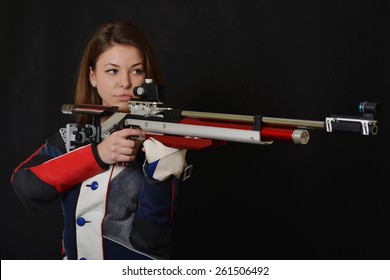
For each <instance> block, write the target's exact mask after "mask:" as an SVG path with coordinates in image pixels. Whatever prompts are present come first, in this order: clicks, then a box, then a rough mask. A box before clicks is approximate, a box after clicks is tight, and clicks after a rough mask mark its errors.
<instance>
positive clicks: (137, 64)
mask: <svg viewBox="0 0 390 280" xmlns="http://www.w3.org/2000/svg"><path fill="white" fill-rule="evenodd" d="M139 65H142V62H138V63H135V64H133V65H132V66H131V67H135V66H139ZM103 66H115V67H119V65H117V64H115V63H111V62H109V63H106V64H104V65H103Z"/></svg>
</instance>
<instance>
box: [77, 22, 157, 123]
mask: <svg viewBox="0 0 390 280" xmlns="http://www.w3.org/2000/svg"><path fill="white" fill-rule="evenodd" d="M114 44H120V45H129V46H132V47H135V48H137V49H139V50H140V52H141V55H142V58H143V63H144V67H145V77H146V78H149V79H153V80H154V81H156V82H157V83H160V82H161V76H160V72H159V69H158V66H157V61H156V58H155V56H154V53H153V50H152V48H151V46H150V44H149V42H148V41H147V40H146V38H145V36H144V34H143V33H142V31H141V30H140V29H139V28H138V27H137V26H135V25H134V24H133V23H131V22H129V21H125V20H117V21H113V22H108V23H105V24H103V25H101V26H100V27H98V29H97V30H96V31H95V33H94V34H93V36H92V38H91V40H90V41H89V43H88V45H87V47H86V48H85V50H84V53H83V56H82V59H81V63H80V66H79V70H78V76H77V84H76V92H75V103H76V105H80V104H93V105H100V104H102V99H101V97H100V96H99V93H98V92H97V90H96V88H94V87H92V85H91V84H90V82H89V67H91V68H92V69H93V70H95V67H96V61H97V60H98V58H99V56H100V55H101V54H102V53H103V52H105V51H106V50H107V49H108V48H110V47H112V46H113V45H114ZM76 120H77V121H78V122H88V121H90V117H89V116H86V115H77V116H76Z"/></svg>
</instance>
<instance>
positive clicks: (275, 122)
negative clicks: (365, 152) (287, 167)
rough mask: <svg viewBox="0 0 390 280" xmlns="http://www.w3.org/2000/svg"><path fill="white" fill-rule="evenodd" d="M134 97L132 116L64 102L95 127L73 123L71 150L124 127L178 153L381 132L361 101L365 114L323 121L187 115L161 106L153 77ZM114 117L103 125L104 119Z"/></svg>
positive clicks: (370, 105)
mask: <svg viewBox="0 0 390 280" xmlns="http://www.w3.org/2000/svg"><path fill="white" fill-rule="evenodd" d="M134 95H135V98H133V99H132V100H130V101H129V112H128V113H119V112H116V111H117V109H118V107H116V106H102V105H88V104H85V105H72V104H64V105H63V106H62V112H63V113H64V114H87V115H91V116H92V124H68V125H67V127H66V130H67V131H66V135H67V139H66V146H67V149H68V151H69V150H73V149H75V148H77V147H79V146H83V145H86V144H88V143H91V142H97V143H99V142H100V141H102V140H103V139H104V138H106V137H107V136H108V135H109V134H110V133H112V132H113V131H115V130H119V129H123V128H125V127H131V128H139V129H142V130H144V131H145V133H146V138H149V137H153V138H155V139H156V140H158V141H160V142H162V143H163V144H164V145H166V146H169V147H174V148H179V149H189V150H201V149H205V148H209V147H213V146H221V145H224V144H225V143H226V142H241V143H250V144H260V145H263V144H265V145H267V144H272V143H273V142H277V141H284V142H291V143H295V144H306V143H308V141H309V132H308V130H309V129H322V130H326V131H327V132H339V131H342V132H352V133H358V134H361V135H365V136H369V135H376V134H377V133H378V127H377V113H378V111H379V104H378V103H376V102H361V103H360V104H359V111H360V113H361V114H362V115H361V116H357V117H355V116H330V117H326V118H325V120H324V121H313V120H301V119H288V118H274V117H266V116H261V115H253V116H248V115H235V114H221V113H208V112H196V111H185V110H178V109H173V108H164V107H161V105H163V103H164V99H165V90H164V86H163V85H160V84H156V83H154V82H153V80H151V79H146V80H145V82H144V83H143V84H142V85H141V86H139V87H135V88H134ZM107 115H112V116H111V117H110V118H109V119H108V120H107V121H105V122H104V123H103V125H102V126H101V125H100V119H101V117H102V116H107Z"/></svg>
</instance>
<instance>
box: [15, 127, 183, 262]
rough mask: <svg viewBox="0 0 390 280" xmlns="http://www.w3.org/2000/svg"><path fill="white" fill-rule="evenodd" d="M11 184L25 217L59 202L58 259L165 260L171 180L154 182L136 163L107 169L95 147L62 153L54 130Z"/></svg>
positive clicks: (169, 234)
mask: <svg viewBox="0 0 390 280" xmlns="http://www.w3.org/2000/svg"><path fill="white" fill-rule="evenodd" d="M138 154H143V153H142V152H141V151H140V152H139V153H138ZM11 183H12V186H13V188H14V190H15V192H16V194H17V195H18V197H19V198H20V200H21V201H22V202H23V204H24V205H25V206H26V207H27V209H28V210H30V211H41V210H44V209H45V208H46V206H47V205H48V204H49V203H50V202H52V201H54V200H56V199H58V198H60V199H61V205H62V208H63V215H64V231H63V244H62V252H63V257H64V259H166V258H168V257H169V251H170V247H171V243H172V226H173V225H172V223H173V217H174V211H175V203H176V196H177V195H176V194H177V188H178V180H177V179H176V178H175V177H174V176H171V177H170V178H169V179H167V180H165V181H162V182H160V181H157V180H154V179H153V178H150V177H149V176H146V175H145V174H144V172H143V171H142V167H141V163H140V162H137V161H134V162H132V163H131V164H129V165H125V166H121V165H107V164H105V163H103V162H102V161H101V159H100V158H99V156H98V153H97V149H96V145H95V144H89V145H86V146H83V147H80V148H77V149H75V150H73V151H70V152H67V151H66V147H65V143H64V137H63V130H60V131H59V132H57V133H55V134H54V135H53V136H52V137H50V138H49V139H47V140H46V143H45V144H44V145H42V146H41V147H40V148H39V149H38V150H37V151H36V152H35V153H34V154H32V155H31V156H30V157H29V158H28V159H27V160H25V161H24V162H23V163H21V164H20V165H19V166H18V167H17V168H16V169H15V171H14V173H13V175H12V178H11Z"/></svg>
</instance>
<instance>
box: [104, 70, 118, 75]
mask: <svg viewBox="0 0 390 280" xmlns="http://www.w3.org/2000/svg"><path fill="white" fill-rule="evenodd" d="M106 72H107V73H108V74H116V73H118V70H116V69H110V70H107V71H106Z"/></svg>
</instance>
